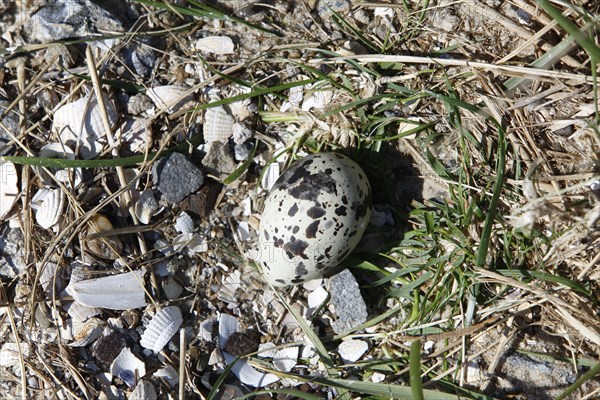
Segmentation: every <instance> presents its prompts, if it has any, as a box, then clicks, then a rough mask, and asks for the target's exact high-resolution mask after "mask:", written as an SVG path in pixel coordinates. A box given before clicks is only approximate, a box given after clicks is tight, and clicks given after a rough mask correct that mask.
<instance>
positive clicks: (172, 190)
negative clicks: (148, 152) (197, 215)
mask: <svg viewBox="0 0 600 400" xmlns="http://www.w3.org/2000/svg"><path fill="white" fill-rule="evenodd" d="M152 180H153V182H154V184H155V185H156V187H157V189H158V191H159V192H160V193H161V194H162V199H164V200H165V201H166V202H168V203H179V202H180V201H182V200H183V199H184V198H186V197H187V196H188V195H190V194H191V193H194V192H195V191H196V190H198V188H200V186H202V184H203V183H204V175H203V174H202V171H201V170H200V168H198V167H197V166H196V165H194V164H193V163H192V162H191V161H190V160H188V158H187V157H186V156H184V155H183V154H181V153H172V154H169V155H168V156H165V157H163V158H161V159H160V160H159V161H158V162H157V163H155V164H154V166H153V167H152Z"/></svg>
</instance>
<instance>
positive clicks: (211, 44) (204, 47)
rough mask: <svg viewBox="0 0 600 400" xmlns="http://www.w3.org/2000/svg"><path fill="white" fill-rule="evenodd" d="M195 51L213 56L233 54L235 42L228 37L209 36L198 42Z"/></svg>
mask: <svg viewBox="0 0 600 400" xmlns="http://www.w3.org/2000/svg"><path fill="white" fill-rule="evenodd" d="M194 49H196V50H198V51H205V52H207V53H213V54H233V50H234V45H233V40H231V38H229V37H227V36H207V37H205V38H201V39H198V40H196V43H194Z"/></svg>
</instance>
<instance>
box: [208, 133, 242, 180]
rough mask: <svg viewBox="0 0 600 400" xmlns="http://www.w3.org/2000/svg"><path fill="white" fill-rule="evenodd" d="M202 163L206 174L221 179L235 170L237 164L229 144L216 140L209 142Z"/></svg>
mask: <svg viewBox="0 0 600 400" xmlns="http://www.w3.org/2000/svg"><path fill="white" fill-rule="evenodd" d="M202 165H203V166H204V170H205V171H206V173H207V174H211V175H212V176H214V177H215V178H217V179H219V180H221V181H222V180H223V179H225V178H227V177H228V176H229V174H231V173H232V172H233V171H235V169H236V167H237V164H236V162H235V160H234V159H233V157H232V155H231V152H230V150H229V145H227V144H223V143H221V142H220V141H218V140H216V141H214V142H211V143H210V144H209V147H208V150H207V151H206V155H205V156H204V158H203V159H202Z"/></svg>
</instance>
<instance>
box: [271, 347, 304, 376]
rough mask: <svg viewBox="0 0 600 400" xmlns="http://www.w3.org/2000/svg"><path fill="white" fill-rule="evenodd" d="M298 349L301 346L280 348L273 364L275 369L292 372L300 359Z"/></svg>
mask: <svg viewBox="0 0 600 400" xmlns="http://www.w3.org/2000/svg"><path fill="white" fill-rule="evenodd" d="M298 351H299V348H298V347H297V346H293V347H286V348H283V349H280V350H278V351H277V353H275V355H274V356H273V366H274V367H275V369H276V370H278V371H282V372H290V371H291V370H292V368H294V367H295V366H296V363H297V361H298Z"/></svg>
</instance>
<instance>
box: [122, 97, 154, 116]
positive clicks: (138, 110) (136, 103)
mask: <svg viewBox="0 0 600 400" xmlns="http://www.w3.org/2000/svg"><path fill="white" fill-rule="evenodd" d="M152 107H154V103H153V102H152V100H151V99H150V97H148V96H146V95H145V94H144V93H138V94H136V95H135V96H131V97H130V98H129V101H128V102H127V112H128V113H129V114H132V115H140V114H142V113H143V112H145V111H148V110H149V109H151V108H152Z"/></svg>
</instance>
